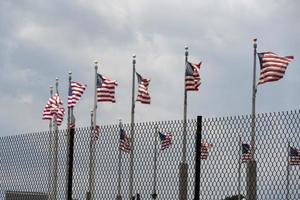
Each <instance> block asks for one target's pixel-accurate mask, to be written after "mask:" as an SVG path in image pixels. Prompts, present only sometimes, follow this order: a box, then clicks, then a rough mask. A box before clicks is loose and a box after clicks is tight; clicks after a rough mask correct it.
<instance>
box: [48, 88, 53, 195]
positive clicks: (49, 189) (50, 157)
mask: <svg viewBox="0 0 300 200" xmlns="http://www.w3.org/2000/svg"><path fill="white" fill-rule="evenodd" d="M49 88H50V98H51V97H52V96H53V87H52V85H50V87H49ZM52 136H53V135H52V119H51V120H50V121H49V150H48V151H49V154H48V162H49V169H48V170H49V172H48V197H49V199H50V198H51V195H52V191H51V185H52V184H51V179H52V162H51V160H52V142H53V141H52V139H53V138H52Z"/></svg>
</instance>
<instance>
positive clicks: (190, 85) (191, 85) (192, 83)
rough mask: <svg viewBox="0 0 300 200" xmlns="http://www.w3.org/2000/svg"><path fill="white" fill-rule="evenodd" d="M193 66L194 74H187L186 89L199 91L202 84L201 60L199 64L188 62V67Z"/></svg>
mask: <svg viewBox="0 0 300 200" xmlns="http://www.w3.org/2000/svg"><path fill="white" fill-rule="evenodd" d="M188 65H189V66H190V67H192V69H193V74H192V75H186V76H185V89H186V91H199V86H200V85H201V78H200V74H199V71H200V67H201V62H200V63H198V64H195V63H190V62H186V67H189V66H188Z"/></svg>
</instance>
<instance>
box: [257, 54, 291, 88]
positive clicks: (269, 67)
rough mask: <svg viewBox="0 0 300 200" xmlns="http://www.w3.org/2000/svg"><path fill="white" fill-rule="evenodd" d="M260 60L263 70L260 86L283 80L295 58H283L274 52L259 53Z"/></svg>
mask: <svg viewBox="0 0 300 200" xmlns="http://www.w3.org/2000/svg"><path fill="white" fill-rule="evenodd" d="M258 58H259V61H260V69H261V71H260V77H259V82H258V84H263V83H267V82H272V81H277V80H279V79H281V78H283V76H284V74H285V71H286V69H287V66H288V64H289V63H291V62H292V60H293V59H294V57H293V56H285V57H283V56H279V55H277V54H275V53H272V52H263V53H258Z"/></svg>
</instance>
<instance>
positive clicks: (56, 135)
mask: <svg viewBox="0 0 300 200" xmlns="http://www.w3.org/2000/svg"><path fill="white" fill-rule="evenodd" d="M55 89H56V93H57V94H58V78H56V82H55ZM53 123H54V172H53V178H54V179H53V189H54V191H53V198H54V199H56V198H57V174H58V125H57V115H54V120H53Z"/></svg>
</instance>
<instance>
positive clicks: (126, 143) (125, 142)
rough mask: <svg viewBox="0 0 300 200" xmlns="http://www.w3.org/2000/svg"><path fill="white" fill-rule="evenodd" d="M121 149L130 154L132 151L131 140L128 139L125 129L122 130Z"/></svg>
mask: <svg viewBox="0 0 300 200" xmlns="http://www.w3.org/2000/svg"><path fill="white" fill-rule="evenodd" d="M119 145H120V146H119V149H120V150H121V151H124V152H126V153H129V152H130V150H131V145H130V139H129V138H128V137H127V135H126V133H125V131H124V129H122V128H121V129H120V144H119Z"/></svg>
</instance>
